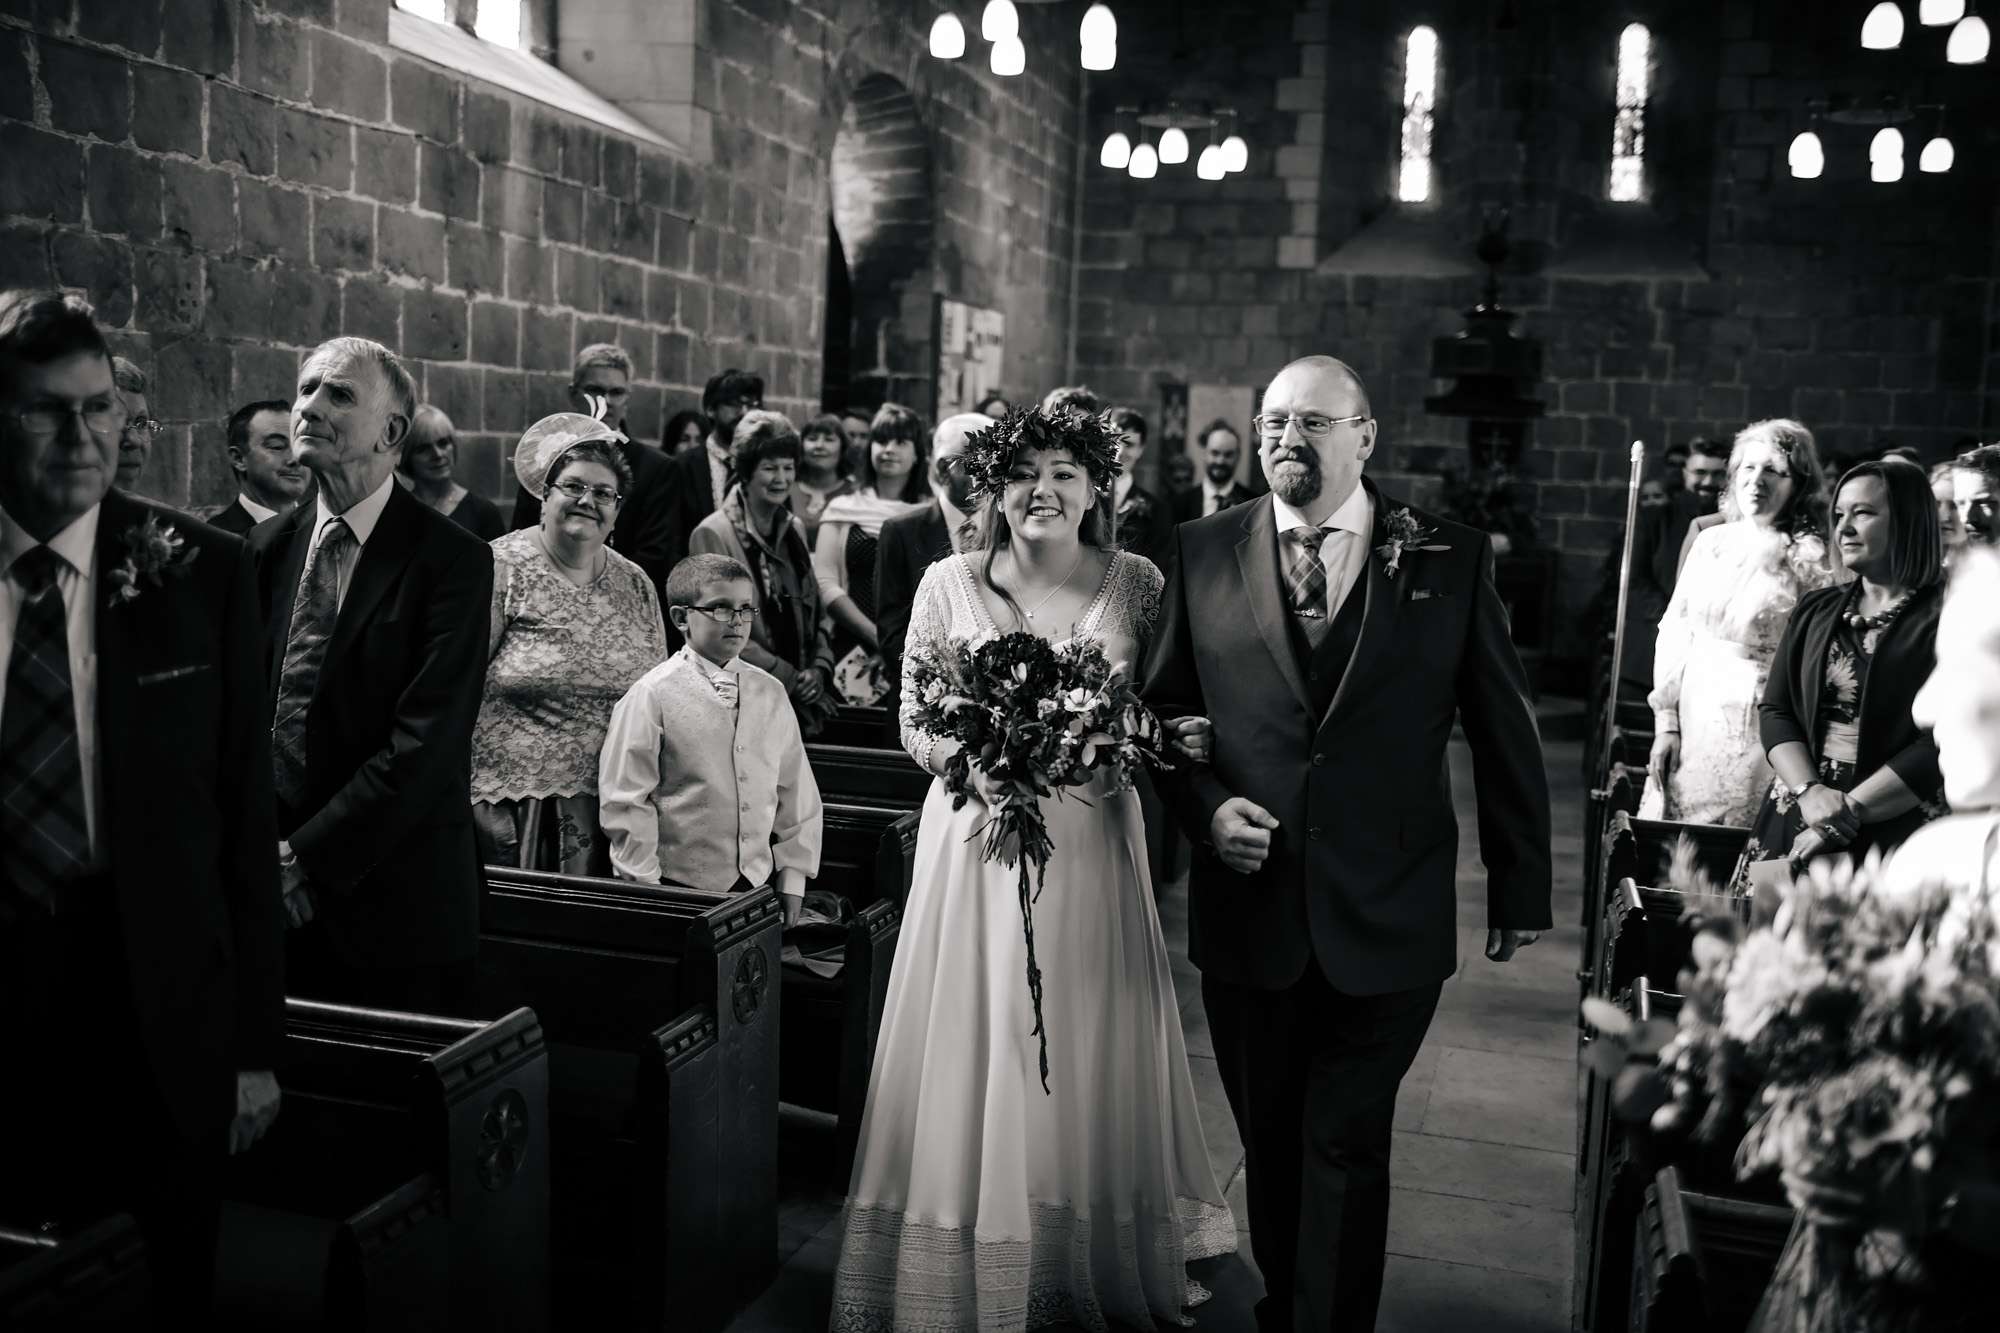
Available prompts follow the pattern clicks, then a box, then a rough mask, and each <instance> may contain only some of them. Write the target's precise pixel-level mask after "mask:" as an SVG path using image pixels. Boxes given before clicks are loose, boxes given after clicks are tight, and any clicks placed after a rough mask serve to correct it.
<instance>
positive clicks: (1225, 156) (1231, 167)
mask: <svg viewBox="0 0 2000 1333" xmlns="http://www.w3.org/2000/svg"><path fill="white" fill-rule="evenodd" d="M1249 165H1250V145H1249V144H1247V143H1244V142H1243V136H1242V135H1240V134H1232V135H1230V136H1229V137H1228V138H1227V139H1224V140H1223V141H1222V169H1223V170H1224V171H1230V172H1235V171H1241V170H1243V168H1245V167H1247V166H1249Z"/></svg>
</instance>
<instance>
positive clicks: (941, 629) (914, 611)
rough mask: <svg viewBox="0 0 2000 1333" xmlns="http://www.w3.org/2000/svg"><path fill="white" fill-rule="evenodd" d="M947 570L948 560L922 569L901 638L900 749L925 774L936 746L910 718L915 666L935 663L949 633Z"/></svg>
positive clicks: (934, 738) (914, 694) (913, 708)
mask: <svg viewBox="0 0 2000 1333" xmlns="http://www.w3.org/2000/svg"><path fill="white" fill-rule="evenodd" d="M947 569H948V562H946V561H939V562H938V563H936V564H934V565H932V566H931V567H930V568H929V569H927V570H925V571H924V577H923V581H922V582H921V583H919V584H917V595H916V598H915V600H914V601H912V602H911V604H910V628H909V631H908V634H907V635H906V637H905V638H904V640H903V688H902V690H901V695H900V697H901V703H900V704H899V705H898V706H897V718H896V721H897V724H898V727H899V729H900V730H901V733H902V740H903V748H904V749H905V750H907V751H909V755H910V758H912V759H914V760H916V761H917V766H918V767H919V768H921V769H923V770H924V771H925V772H926V773H930V772H934V771H935V770H933V769H932V768H931V751H932V750H933V749H935V748H936V746H937V742H938V737H937V735H936V733H934V732H928V731H919V730H918V729H917V727H916V725H915V722H914V720H913V719H914V716H915V712H916V697H917V690H916V688H915V687H914V676H915V673H916V671H917V670H918V669H920V668H923V667H927V666H934V665H935V664H936V663H937V661H938V655H939V653H940V652H942V651H943V649H944V645H945V641H946V639H947V638H948V637H949V635H950V632H951V604H950V600H949V598H948V597H947V595H946V591H945V578H946V574H947Z"/></svg>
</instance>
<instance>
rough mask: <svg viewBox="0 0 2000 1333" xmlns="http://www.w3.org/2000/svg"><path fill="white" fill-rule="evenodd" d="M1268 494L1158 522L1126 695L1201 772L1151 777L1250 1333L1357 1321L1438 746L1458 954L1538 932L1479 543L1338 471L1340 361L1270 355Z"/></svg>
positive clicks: (1355, 459)
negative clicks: (1179, 823)
mask: <svg viewBox="0 0 2000 1333" xmlns="http://www.w3.org/2000/svg"><path fill="white" fill-rule="evenodd" d="M1256 427H1257V433H1258V438H1259V441H1260V444H1261V446H1262V461H1263V464H1264V472H1265V475H1266V476H1268V477H1269V478H1270V479H1271V494H1269V495H1266V496H1262V497H1260V498H1258V499H1257V500H1255V501H1252V502H1250V503H1248V504H1244V505H1239V506H1237V507H1236V508H1233V509H1228V510H1225V511H1223V512H1221V513H1217V514H1213V515H1210V516H1209V517H1206V518H1199V519H1196V520H1195V521H1193V522H1191V523H1187V524H1184V525H1182V526H1181V527H1180V528H1179V529H1178V530H1177V531H1176V533H1175V538H1174V541H1175V545H1176V547H1177V548H1178V558H1177V559H1175V560H1173V561H1171V562H1170V566H1171V572H1170V574H1169V577H1168V582H1167V586H1166V590H1165V592H1164V594H1163V599H1162V612H1161V624H1160V630H1159V633H1158V635H1157V637H1156V639H1155V641H1154V652H1153V659H1152V661H1151V663H1150V669H1149V680H1148V685H1147V693H1148V695H1149V696H1150V697H1151V698H1152V699H1154V700H1155V701H1156V702H1157V703H1158V705H1159V706H1160V707H1161V709H1162V710H1163V711H1164V712H1167V713H1169V714H1172V713H1181V714H1192V715H1201V716H1206V717H1208V718H1210V719H1212V720H1213V725H1214V734H1215V740H1214V758H1213V760H1212V762H1211V763H1210V764H1209V765H1208V766H1206V767H1202V768H1195V769H1191V770H1186V771H1185V772H1183V773H1182V774H1180V775H1177V777H1176V778H1174V779H1168V780H1163V781H1162V787H1163V788H1164V789H1165V791H1166V794H1167V796H1168V799H1169V800H1170V801H1171V802H1173V803H1174V804H1176V805H1177V807H1178V809H1179V811H1180V813H1181V817H1182V819H1183V821H1184V827H1186V828H1187V830H1188V833H1189V836H1190V837H1191V838H1193V839H1194V840H1195V841H1196V842H1197V843H1199V844H1203V849H1202V850H1201V851H1198V852H1197V854H1196V856H1195V859H1194V865H1193V869H1192V870H1191V872H1190V874H1189V900H1190V914H1191V915H1190V924H1189V940H1190V949H1189V953H1190V956H1191V957H1192V959H1193V961H1194V963H1195V965H1196V966H1197V967H1199V968H1200V969H1201V973H1202V1003H1203V1005H1204V1007H1205V1008H1206V1009H1207V1012H1208V1020H1209V1025H1210V1027H1211V1029H1212V1030H1213V1033H1214V1040H1215V1053H1216V1059H1217V1062H1218V1064H1219V1066H1220V1072H1221V1075H1222V1082H1223V1088H1224V1090H1225V1091H1226V1092H1227V1094H1228V1096H1229V1105H1230V1110H1231V1111H1232V1112H1234V1114H1235V1117H1236V1123H1237V1127H1238V1129H1239V1130H1240V1131H1241V1133H1242V1137H1243V1145H1244V1149H1245V1152H1246V1162H1247V1166H1246V1169H1247V1171H1248V1173H1249V1188H1250V1192H1249V1198H1250V1240H1251V1247H1252V1249H1253V1251H1254V1252H1255V1254H1256V1259H1257V1266H1258V1268H1259V1269H1260V1270H1262V1272H1263V1274H1264V1281H1265V1286H1266V1289H1267V1292H1268V1294H1267V1295H1266V1297H1265V1299H1264V1301H1263V1302H1262V1303H1261V1304H1260V1305H1259V1306H1258V1323H1259V1327H1260V1328H1262V1329H1266V1330H1270V1329H1286V1330H1289V1329H1293V1328H1297V1329H1301V1330H1304V1329H1311V1330H1313V1333H1325V1330H1329V1329H1340V1330H1369V1329H1373V1328H1374V1327H1375V1314H1376V1308H1377V1306H1378V1305H1379V1303H1380V1300H1381V1293H1382V1272H1383V1247H1384V1244H1385V1242H1386V1239H1387V1234H1388V1225H1389V1141H1390V1127H1391V1124H1392V1121H1393V1117H1394V1114H1395V1108H1396V1089H1397V1086H1398V1084H1400V1083H1401V1081H1402V1078H1403V1075H1404V1074H1405V1073H1406V1072H1407V1071H1408V1070H1409V1067H1410V1063H1411V1061H1412V1060H1414V1059H1415V1057H1416V1054H1417V1048H1418V1046H1419V1045H1421V1044H1422V1042H1423V1039H1424V1033H1425V1032H1426V1030H1427V1029H1428V1028H1429V1026H1430V1022H1431V1017H1432V1015H1433V1014H1434V1013H1435V1012H1436V1009H1437V1004H1438V997H1439V994H1440V990H1441V987H1442V985H1443V982H1444V980H1445V978H1446V977H1449V976H1450V975H1451V974H1452V973H1453V971H1454V970H1455V969H1456V967H1457V952H1458V951H1457V915H1456V904H1455V901H1454V896H1453V881H1454V878H1455V873H1456V868H1457V863H1458V826H1457V824H1456V822H1455V821H1454V819H1453V816H1452V803H1451V788H1450V784H1449V782H1448V781H1447V779H1446V774H1447V771H1448V770H1447V764H1446V756H1445V749H1446V746H1447V745H1448V744H1449V742H1450V740H1451V737H1452V724H1453V721H1454V719H1456V720H1457V721H1458V722H1459V723H1461V724H1462V726H1463V728H1464V733H1465V739H1466V740H1467V742H1468V743H1469V744H1470V746H1471V749H1472V759H1473V769H1474V774H1475V776H1476V779H1477V784H1478V799H1479V847H1480V853H1481V856H1482V858H1483V859H1484V861H1485V863H1486V869H1487V892H1486V905H1487V906H1486V910H1487V923H1488V926H1489V929H1488V931H1487V941H1486V955H1487V957H1488V958H1490V959H1492V960H1494V961H1495V962H1505V961H1507V960H1508V959H1509V958H1511V957H1512V956H1513V954H1514V951H1515V950H1516V949H1518V948H1520V947H1521V946H1523V945H1525V944H1528V943H1532V942H1533V940H1534V939H1535V937H1536V936H1537V935H1538V934H1539V933H1540V932H1541V931H1543V930H1545V929H1547V928H1548V926H1549V924H1550V915H1549V911H1550V909H1549V798H1548V786H1547V782H1546V780H1545V778H1544V776H1543V772H1542V755H1541V746H1540V743H1539V739H1538V737H1537V734H1536V730H1535V717H1534V711H1533V708H1532V706H1531V705H1530V704H1529V702H1528V687H1527V678H1526V675H1525V674H1524V673H1523V671H1522V670H1521V663H1520V660H1519V658H1518V657H1517V655H1516V654H1515V651H1514V646H1513V643H1512V641H1511V640H1510V639H1509V637H1508V632H1507V613H1506V609H1505V608H1504V607H1503V606H1502V604H1501V601H1500V596H1499V593H1498V592H1496V591H1495V589H1494V586H1493V547H1492V542H1491V541H1490V539H1489V538H1488V537H1487V535H1486V534H1485V533H1483V532H1478V531H1475V530H1474V529H1472V528H1467V527H1461V526H1460V525H1458V524H1456V523H1448V522H1446V521H1444V520H1443V519H1440V518H1436V517H1434V516H1432V515H1430V514H1425V513H1420V512H1418V511H1416V510H1413V509H1411V508H1409V507H1408V506H1407V505H1403V504H1400V503H1398V502H1397V501H1395V500H1392V499H1390V498H1389V497H1387V496H1385V495H1382V494H1381V493H1380V492H1379V491H1377V490H1376V489H1375V487H1374V486H1373V485H1371V484H1369V483H1368V482H1366V481H1364V480H1363V479H1362V476H1361V471H1362V465H1363V463H1365V462H1366V460H1367V458H1368V456H1369V455H1370V454H1371V453H1372V452H1374V448H1375V419H1374V417H1373V416H1372V415H1371V414H1370V412H1369V408H1368V395H1367V393H1366V391H1365V390H1364V389H1363V387H1362V385H1361V382H1360V381H1359V379H1357V378H1356V377H1355V375H1354V372H1353V371H1352V370H1350V369H1349V368H1348V367H1347V366H1345V365H1343V364H1342V363H1341V362H1339V361H1336V360H1334V359H1333V358H1331V357H1309V358H1307V359H1305V360H1303V361H1296V362H1293V363H1292V364H1291V365H1289V366H1286V367H1285V368H1284V369H1283V370H1282V371H1280V372H1279V374H1278V376H1277V378H1276V379H1274V380H1272V381H1271V386H1270V388H1269V390H1267V392H1266V394H1265V398H1264V406H1263V412H1262V414H1261V415H1260V416H1259V417H1258V418H1257V421H1256Z"/></svg>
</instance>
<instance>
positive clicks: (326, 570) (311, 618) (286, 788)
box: [271, 518, 354, 805]
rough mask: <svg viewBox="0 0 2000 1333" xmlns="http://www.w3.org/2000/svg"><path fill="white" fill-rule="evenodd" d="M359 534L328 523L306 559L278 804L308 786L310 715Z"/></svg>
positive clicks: (274, 735)
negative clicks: (345, 568) (343, 573)
mask: <svg viewBox="0 0 2000 1333" xmlns="http://www.w3.org/2000/svg"><path fill="white" fill-rule="evenodd" d="M353 540H354V534H353V531H352V530H351V529H349V528H348V526H347V523H346V521H345V520H344V519H339V518H333V519H329V520H327V524H326V528H325V530H324V531H323V532H321V534H320V539H319V545H318V546H316V547H314V548H313V551H312V554H311V555H309V556H307V557H306V568H305V573H304V574H302V575H300V576H299V591H298V595H297V596H296V597H294V598H293V599H292V632H291V635H290V636H289V637H288V638H287V639H286V640H285V665H284V668H283V669H282V670H281V671H280V672H279V673H278V705H277V708H276V710H275V711H274V713H273V714H272V721H271V771H272V776H273V778H274V780H275V785H276V788H277V793H278V799H279V800H281V801H283V802H285V803H286V804H287V805H294V804H296V803H297V802H298V800H299V798H300V797H301V796H302V795H303V794H304V791H305V781H306V710H307V709H308V708H309V707H311V706H312V698H313V690H314V688H315V687H316V686H317V685H318V684H319V668H320V664H321V663H322V662H324V661H325V660H326V645H327V642H328V641H329V640H331V639H332V638H333V625H334V621H335V619H336V618H337V617H338V616H339V614H340V566H341V562H342V561H343V560H344V559H346V558H347V555H348V551H349V549H350V547H351V546H352V544H353Z"/></svg>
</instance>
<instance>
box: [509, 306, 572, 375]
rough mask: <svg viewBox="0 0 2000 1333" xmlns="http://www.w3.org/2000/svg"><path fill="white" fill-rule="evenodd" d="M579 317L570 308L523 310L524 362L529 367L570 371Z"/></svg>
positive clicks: (522, 355)
mask: <svg viewBox="0 0 2000 1333" xmlns="http://www.w3.org/2000/svg"><path fill="white" fill-rule="evenodd" d="M575 328H576V317H575V316H574V315H572V314H570V313H569V312H568V311H554V312H551V311H543V310H535V309H532V308H531V309H527V310H523V311H522V312H521V365H522V367H523V368H524V369H526V370H552V371H553V370H560V371H564V372H567V371H568V370H569V368H570V357H571V356H572V355H574V353H575V350H576V349H575V348H574V347H573V346H572V345H571V341H570V340H571V338H572V336H573V335H574V332H575Z"/></svg>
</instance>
